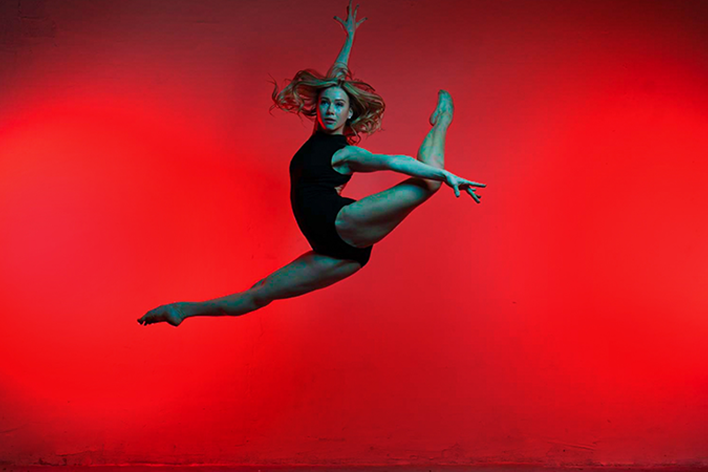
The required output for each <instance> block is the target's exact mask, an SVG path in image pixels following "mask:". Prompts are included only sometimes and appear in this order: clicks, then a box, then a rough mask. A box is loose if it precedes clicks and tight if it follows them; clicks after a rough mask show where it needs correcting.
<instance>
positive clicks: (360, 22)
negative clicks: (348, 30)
mask: <svg viewBox="0 0 708 472" xmlns="http://www.w3.org/2000/svg"><path fill="white" fill-rule="evenodd" d="M365 21H366V17H364V18H363V19H362V20H361V21H357V23H356V26H357V28H358V27H359V25H360V24H362V23H363V22H365Z"/></svg>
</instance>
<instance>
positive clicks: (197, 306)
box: [138, 251, 361, 326]
mask: <svg viewBox="0 0 708 472" xmlns="http://www.w3.org/2000/svg"><path fill="white" fill-rule="evenodd" d="M359 269H361V264H359V263H358V262H356V261H352V260H345V259H337V258H334V257H329V256H325V255H323V254H319V253H316V252H314V251H309V252H306V253H305V254H303V255H301V256H300V257H298V258H297V259H295V260H294V261H292V262H290V263H289V264H287V265H285V266H283V267H281V268H280V269H278V270H276V271H275V272H273V273H272V274H270V275H269V276H267V277H265V278H263V279H261V280H259V281H258V282H256V283H255V284H253V286H252V287H251V288H249V289H248V290H244V291H243V292H238V293H234V294H232V295H227V296H225V297H221V298H215V299H213V300H207V301H204V302H180V303H176V304H171V305H163V306H162V307H158V308H155V309H154V310H151V311H149V312H148V313H147V314H145V316H143V317H142V318H140V319H138V322H139V323H141V324H152V323H157V322H160V321H166V322H168V323H170V324H171V325H173V326H179V324H180V323H182V321H184V320H185V319H186V318H191V317H193V316H240V315H245V314H246V313H250V312H252V311H255V310H258V309H259V308H263V307H264V306H266V305H268V304H269V303H271V302H273V301H275V300H281V299H284V298H292V297H297V296H299V295H304V294H306V293H309V292H312V291H315V290H319V289H321V288H325V287H328V286H330V285H332V284H334V283H336V282H339V281H340V280H344V279H346V278H347V277H349V276H351V275H353V274H355V273H356V272H357V271H359Z"/></svg>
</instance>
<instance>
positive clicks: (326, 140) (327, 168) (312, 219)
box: [290, 130, 373, 267]
mask: <svg viewBox="0 0 708 472" xmlns="http://www.w3.org/2000/svg"><path fill="white" fill-rule="evenodd" d="M346 145H347V138H346V136H344V135H341V134H327V133H325V132H323V131H321V130H317V131H315V133H314V134H313V135H312V136H311V137H310V139H308V140H307V141H306V142H305V144H303V145H302V147H301V148H300V149H299V150H298V151H297V153H295V156H293V158H292V160H291V161H290V204H291V205H292V209H293V213H294V214H295V220H296V221H297V224H298V226H299V227H300V231H302V234H303V235H304V236H305V238H307V241H308V242H309V243H310V246H312V249H313V250H314V251H315V252H318V253H320V254H325V255H327V256H332V257H336V258H338V259H352V260H355V261H358V262H359V263H360V264H361V266H362V267H363V266H365V265H366V263H367V262H369V258H370V257H371V249H372V248H373V245H372V246H369V247H366V248H357V247H354V246H351V245H350V244H347V243H346V242H345V241H343V240H342V238H340V237H339V234H338V233H337V230H336V229H335V226H334V222H335V220H336V219H337V213H339V210H341V209H342V207H344V206H347V205H350V204H352V203H354V202H355V201H356V200H354V199H351V198H346V197H342V196H340V195H339V194H338V193H337V191H336V190H335V187H338V186H340V185H342V184H345V183H347V182H349V179H351V178H352V176H351V175H345V174H340V173H339V172H337V171H336V170H334V169H333V168H332V156H333V155H334V153H335V152H337V151H338V150H339V149H341V148H343V147H345V146H346Z"/></svg>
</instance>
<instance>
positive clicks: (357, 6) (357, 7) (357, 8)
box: [354, 3, 359, 18]
mask: <svg viewBox="0 0 708 472" xmlns="http://www.w3.org/2000/svg"><path fill="white" fill-rule="evenodd" d="M358 11H359V4H358V3H357V4H356V8H355V9H354V18H356V12H358Z"/></svg>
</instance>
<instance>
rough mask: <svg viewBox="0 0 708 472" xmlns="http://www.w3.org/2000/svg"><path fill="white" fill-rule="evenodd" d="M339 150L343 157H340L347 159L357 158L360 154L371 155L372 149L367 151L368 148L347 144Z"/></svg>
mask: <svg viewBox="0 0 708 472" xmlns="http://www.w3.org/2000/svg"><path fill="white" fill-rule="evenodd" d="M338 152H342V157H340V159H342V160H345V161H346V160H347V159H351V158H356V157H358V156H366V155H371V152H370V151H367V150H366V149H364V148H362V147H359V146H347V147H344V148H342V149H340V150H339V151H338Z"/></svg>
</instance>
